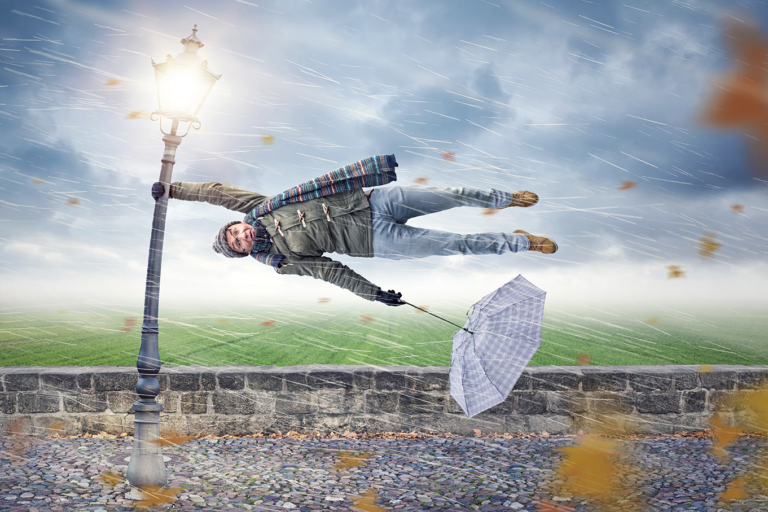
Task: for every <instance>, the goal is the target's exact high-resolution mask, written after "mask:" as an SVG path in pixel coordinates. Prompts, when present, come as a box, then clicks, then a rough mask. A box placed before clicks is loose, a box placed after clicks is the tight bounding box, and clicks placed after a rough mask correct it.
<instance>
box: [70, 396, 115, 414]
mask: <svg viewBox="0 0 768 512" xmlns="http://www.w3.org/2000/svg"><path fill="white" fill-rule="evenodd" d="M107 408H108V404H107V394H106V393H96V394H95V395H92V394H87V393H79V394H77V395H64V410H65V411H66V412H104V411H106V410H107ZM113 412H114V411H113Z"/></svg>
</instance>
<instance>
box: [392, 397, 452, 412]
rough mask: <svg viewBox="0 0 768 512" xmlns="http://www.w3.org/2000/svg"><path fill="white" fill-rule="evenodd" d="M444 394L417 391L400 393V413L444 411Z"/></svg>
mask: <svg viewBox="0 0 768 512" xmlns="http://www.w3.org/2000/svg"><path fill="white" fill-rule="evenodd" d="M445 402H446V399H445V396H444V395H430V394H427V393H419V392H404V393H402V394H401V395H400V413H401V414H405V415H412V414H429V413H442V412H445Z"/></svg>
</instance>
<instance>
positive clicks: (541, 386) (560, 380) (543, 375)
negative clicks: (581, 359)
mask: <svg viewBox="0 0 768 512" xmlns="http://www.w3.org/2000/svg"><path fill="white" fill-rule="evenodd" d="M531 381H532V385H533V389H534V390H542V391H566V390H569V389H574V390H578V389H579V383H580V382H581V375H580V374H579V373H577V371H574V370H570V371H569V370H561V371H556V372H542V371H536V372H532V373H531Z"/></svg>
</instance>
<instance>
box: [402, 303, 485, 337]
mask: <svg viewBox="0 0 768 512" xmlns="http://www.w3.org/2000/svg"><path fill="white" fill-rule="evenodd" d="M400 301H401V302H403V303H404V304H408V305H409V306H413V307H415V308H416V309H418V310H420V311H423V312H425V313H427V314H430V315H432V316H434V317H437V318H439V319H440V320H442V321H443V322H448V323H449V324H451V325H455V326H456V327H458V328H459V329H462V330H464V331H467V332H468V333H469V334H475V333H474V332H472V331H470V330H469V329H467V328H466V327H462V326H460V325H457V324H455V323H453V322H451V321H450V320H446V319H445V318H443V317H441V316H437V315H436V314H434V313H430V312H429V311H427V310H426V309H421V308H420V307H419V306H414V305H413V304H411V303H410V302H406V301H404V300H403V299H400Z"/></svg>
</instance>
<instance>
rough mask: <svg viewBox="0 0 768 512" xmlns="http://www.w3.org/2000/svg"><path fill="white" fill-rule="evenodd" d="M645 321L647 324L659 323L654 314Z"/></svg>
mask: <svg viewBox="0 0 768 512" xmlns="http://www.w3.org/2000/svg"><path fill="white" fill-rule="evenodd" d="M645 323H647V324H648V325H656V324H658V323H659V317H657V316H654V317H652V318H649V319H648V320H646V322H645Z"/></svg>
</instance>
